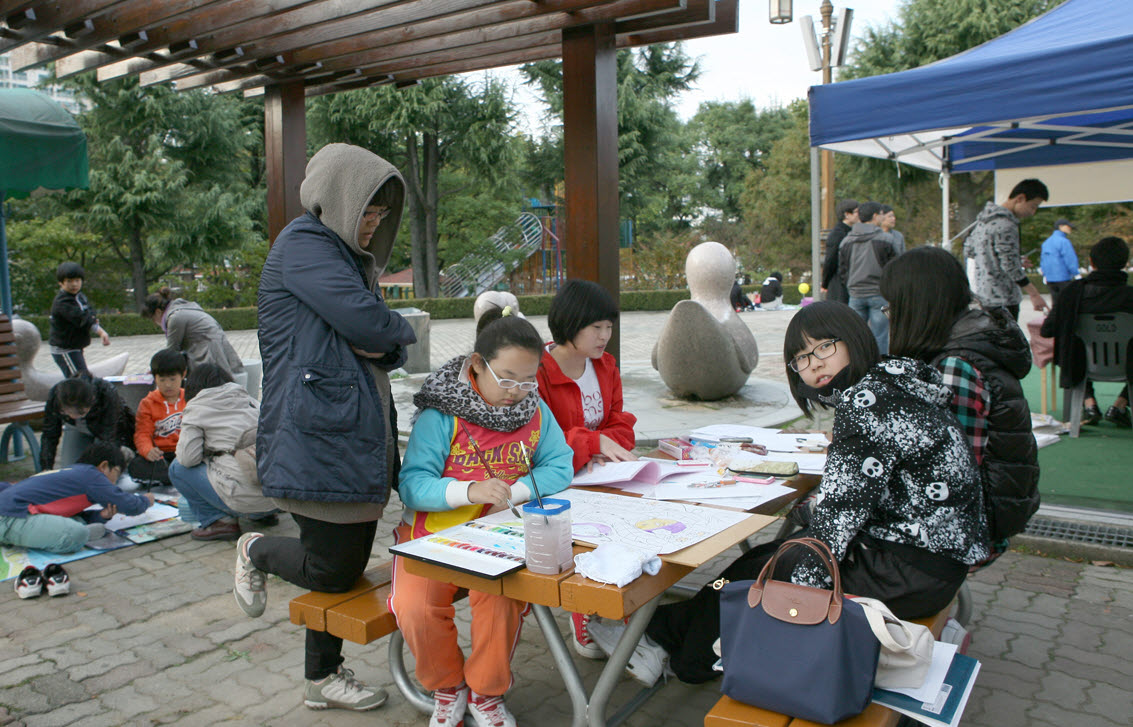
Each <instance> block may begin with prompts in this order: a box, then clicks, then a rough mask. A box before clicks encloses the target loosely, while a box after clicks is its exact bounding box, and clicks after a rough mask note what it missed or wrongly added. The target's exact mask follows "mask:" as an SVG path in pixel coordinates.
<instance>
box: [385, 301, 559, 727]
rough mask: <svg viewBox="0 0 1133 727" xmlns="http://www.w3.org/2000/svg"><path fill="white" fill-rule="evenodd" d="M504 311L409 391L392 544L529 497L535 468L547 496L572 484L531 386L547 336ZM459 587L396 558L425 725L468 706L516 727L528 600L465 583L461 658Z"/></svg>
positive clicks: (396, 608)
mask: <svg viewBox="0 0 1133 727" xmlns="http://www.w3.org/2000/svg"><path fill="white" fill-rule="evenodd" d="M505 310H507V309H505ZM507 312H509V313H510V310H508V311H507ZM501 315H502V312H501V311H500V310H498V309H497V310H492V311H488V312H487V313H485V314H484V315H483V316H482V317H481V318H480V321H479V322H478V323H477V329H478V330H477V335H476V346H475V350H474V352H473V353H472V355H471V356H458V357H456V358H454V359H453V360H452V361H449V362H448V363H446V364H445V365H444V366H442V367H441V368H440V369H438V370H437V371H436V372H435V373H433V374H432V375H431V376H430V377H429V378H428V379H427V380H426V381H425V384H424V385H423V386H422V387H421V391H419V392H418V393H417V395H416V396H414V397H413V403H414V404H416V405H417V408H418V409H417V417H416V423H415V425H414V427H413V432H412V434H411V435H410V437H409V445H408V448H407V449H406V452H405V463H404V465H403V467H402V470H401V478H400V484H401V486H400V489H399V492H400V494H401V499H402V502H404V503H405V512H404V515H403V519H402V523H401V525H400V526H398V528H397V530H396V531H395V537H396V539H397V541H398V542H404V541H407V540H412V539H414V538H419V537H423V536H426V535H428V534H429V533H435V532H437V531H438V530H443V529H445V528H448V527H451V526H453V525H458V524H460V523H463V522H466V521H468V520H472V519H474V518H477V517H481V516H482V515H486V514H488V513H489V512H493V511H498V510H501V509H503V508H504V507H506V506H507V505H509V504H510V503H521V502H526V501H527V500H529V499H531V493H532V489H531V488H532V484H531V482H532V476H534V478H535V483H536V484H537V486H538V488H539V492H540V494H542V495H543V496H546V495H550V494H553V493H556V492H559V491H561V490H563V489H565V488H566V487H567V486H568V485H569V484H570V480H571V477H572V476H573V475H574V467H572V466H571V459H572V457H573V452H571V449H570V447H568V446H567V444H566V440H565V439H564V437H563V432H562V429H560V428H559V425H558V424H557V423H556V422H555V418H554V416H553V415H552V414H551V412H550V410H549V409H548V408H547V405H546V404H544V403H543V402H541V401H540V400H539V397H538V396H535V395H534V390H535V388H536V387H537V383H536V380H535V375H536V372H537V371H538V370H539V358H540V356H541V355H542V353H543V342H542V340H541V339H540V337H539V333H538V332H537V331H536V330H535V327H534V326H532V325H531V324H530V323H528V322H527V321H526V320H523V319H521V318H517V317H515V316H511V315H507V316H503V317H501ZM524 448H530V449H531V453H530V455H529V457H530V461H531V462H532V465H533V467H534V468H535V473H530V472H529V471H528V468H527V464H526V461H527V458H526V457H525V456H524V454H525V451H526V450H525V449H524ZM509 501H510V502H509ZM456 591H457V588H456V586H452V585H449V584H448V583H440V582H437V581H433V580H430V579H428V578H423V577H421V576H416V575H412V574H410V573H408V572H407V571H406V570H405V564H404V562H403V559H402V558H400V557H394V580H393V590H392V592H391V594H390V599H389V607H390V610H391V611H392V612H393V613H394V614H395V616H396V617H397V625H398V628H400V629H401V633H402V635H403V636H404V637H405V642H406V643H407V644H408V645H409V648H410V649H411V650H412V651H413V653H414V654H415V655H416V657H417V678H418V680H419V681H420V682H421V684H422V686H424V687H425V689H429V690H433V702H434V706H433V716H432V719H431V720H430V721H429V725H430V727H456V726H457V725H460V724H462V722H463V720H464V714H465V710H466V709H467V710H468V711H469V712H471V713H472V715H473V717H475V719H476V724H478V725H493V726H499V727H515V718H514V717H512V715H511V713H510V712H508V710H507V707H506V706H505V705H504V703H503V695H504V692H506V691H507V690H508V688H509V687H510V686H511V683H512V676H511V653H512V650H513V649H514V648H515V644H516V642H517V641H518V639H519V630H520V627H521V626H522V624H523V615H524V613H525V612H526V609H527V605H526V604H524V603H521V602H519V601H515V600H513V599H510V598H507V597H505V596H499V595H490V594H487V593H481V592H478V591H472V592H471V593H470V594H469V597H468V601H469V605H470V606H471V610H472V653H471V654H470V655H469V657H468V659H467V661H465V658H464V653H463V652H462V651H461V649H460V646H459V645H458V644H457V636H456V626H455V624H454V623H453V613H454V611H453V606H452V600H453V595H454V594H455V593H456ZM470 690H471V692H470Z"/></svg>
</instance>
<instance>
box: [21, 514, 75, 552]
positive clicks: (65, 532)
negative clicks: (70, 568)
mask: <svg viewBox="0 0 1133 727" xmlns="http://www.w3.org/2000/svg"><path fill="white" fill-rule="evenodd" d="M0 543H4V544H5V545H18V546H20V547H21V548H35V549H36V550H46V551H47V552H49V553H74V552H75V551H77V550H80V549H81V548H82V547H83V546H84V545H86V544H87V526H86V524H85V523H83V522H82V521H81V520H77V519H74V518H69V517H63V516H61V515H46V514H39V515H28V516H27V517H8V516H3V517H0Z"/></svg>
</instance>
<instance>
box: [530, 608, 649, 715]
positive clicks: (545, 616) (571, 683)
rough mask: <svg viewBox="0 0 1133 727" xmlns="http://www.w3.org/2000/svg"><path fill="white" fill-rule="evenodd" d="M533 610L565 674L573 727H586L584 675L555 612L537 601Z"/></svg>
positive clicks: (556, 664)
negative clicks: (565, 638)
mask: <svg viewBox="0 0 1133 727" xmlns="http://www.w3.org/2000/svg"><path fill="white" fill-rule="evenodd" d="M531 610H532V611H533V612H534V613H535V620H536V621H537V622H538V623H539V628H540V629H541V630H542V631H543V638H544V639H546V641H547V647H548V648H550V650H551V656H552V657H553V658H554V660H555V666H557V667H558V669H559V673H560V674H562V675H563V684H564V685H565V686H566V690H567V694H569V695H570V704H571V709H572V710H573V712H574V716H573V718H572V719H571V727H586V711H587V699H586V688H585V687H583V686H582V677H581V676H579V673H578V668H577V667H576V666H575V665H574V659H573V658H571V655H570V652H569V651H568V650H567V645H566V641H564V640H563V635H562V633H561V632H560V631H559V625H558V624H557V623H555V617H554V614H552V613H551V609H550V608H549V607H547V606H541V605H539V604H537V603H533V604H531ZM627 661H628V658H627ZM623 668H624V665H623Z"/></svg>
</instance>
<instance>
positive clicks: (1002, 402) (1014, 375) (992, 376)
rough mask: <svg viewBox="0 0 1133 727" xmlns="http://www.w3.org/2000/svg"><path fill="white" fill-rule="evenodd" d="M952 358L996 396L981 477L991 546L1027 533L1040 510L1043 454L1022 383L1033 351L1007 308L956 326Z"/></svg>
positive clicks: (972, 315) (968, 316)
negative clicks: (972, 371) (977, 375)
mask: <svg viewBox="0 0 1133 727" xmlns="http://www.w3.org/2000/svg"><path fill="white" fill-rule="evenodd" d="M948 356H958V357H960V358H962V359H964V360H965V361H967V362H968V363H970V364H972V366H974V367H975V368H976V370H977V371H979V373H980V376H982V377H983V379H984V385H985V386H986V387H987V389H988V393H989V394H990V395H991V411H990V413H989V415H988V422H987V426H988V440H987V447H986V448H985V449H984V457H983V462H982V463H980V474H981V475H982V477H983V486H984V504H985V507H986V508H987V523H988V529H989V531H990V533H991V540H992V542H993V543H994V542H997V541H999V540H1002V539H1003V538H1007V537H1010V536H1012V535H1015V534H1016V533H1021V532H1023V528H1025V527H1026V525H1027V521H1028V520H1029V519H1030V518H1031V515H1033V514H1034V513H1035V511H1036V510H1038V509H1039V456H1038V445H1036V444H1035V436H1034V434H1032V433H1031V407H1030V405H1029V404H1028V403H1027V399H1026V397H1025V396H1024V395H1023V386H1022V384H1020V383H1019V379H1021V378H1023V377H1024V376H1026V375H1027V372H1029V371H1030V370H1031V348H1030V346H1028V345H1027V339H1026V338H1024V337H1023V332H1022V331H1021V330H1020V329H1019V326H1018V325H1017V324H1016V323H1015V321H1014V320H1012V318H1011V316H1010V314H1009V313H1008V312H1007V311H1006V309H1004V308H992V309H988V310H970V311H968V312H966V313H965V314H963V315H962V316H960V318H958V319H957V320H956V323H955V324H954V325H953V326H952V335H951V337H950V339H949V341H948V344H947V348H946V349H945V350H944V352H943V353H941V354H940V355H939V356H937V357H936V359H935V360H934V361H933V364H934V365H936V366H939V364H940V362H941V360H943V359H944V358H946V357H948Z"/></svg>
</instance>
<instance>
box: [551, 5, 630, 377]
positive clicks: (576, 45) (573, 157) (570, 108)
mask: <svg viewBox="0 0 1133 727" xmlns="http://www.w3.org/2000/svg"><path fill="white" fill-rule="evenodd" d="M614 40H615V38H614V24H613V23H612V22H606V23H597V24H594V25H585V26H581V27H576V28H567V29H565V30H563V123H564V130H563V145H564V150H565V155H566V160H565V162H566V235H565V237H564V238H563V246H564V247H565V249H566V253H567V261H566V270H567V277H568V278H582V279H584V280H592V281H594V282H596V283H598V284H599V285H601V286H602V287H603V288H605V289H606V290H608V291H609V292H610V294H611V295H612V296H614V300H618V297H619V280H618V278H619V275H618V268H619V262H618V87H617V81H618V79H617V75H618V71H617V56H616V54H617V50H616V48H615V45H614ZM606 350H607V351H609V352H610V353H611V354H612V355H613V356H614V357H615V358H620V336H619V334H618V328H617V326H615V327H614V335H613V337H612V338H611V339H610V343H609V344H608V345H607V347H606Z"/></svg>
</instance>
